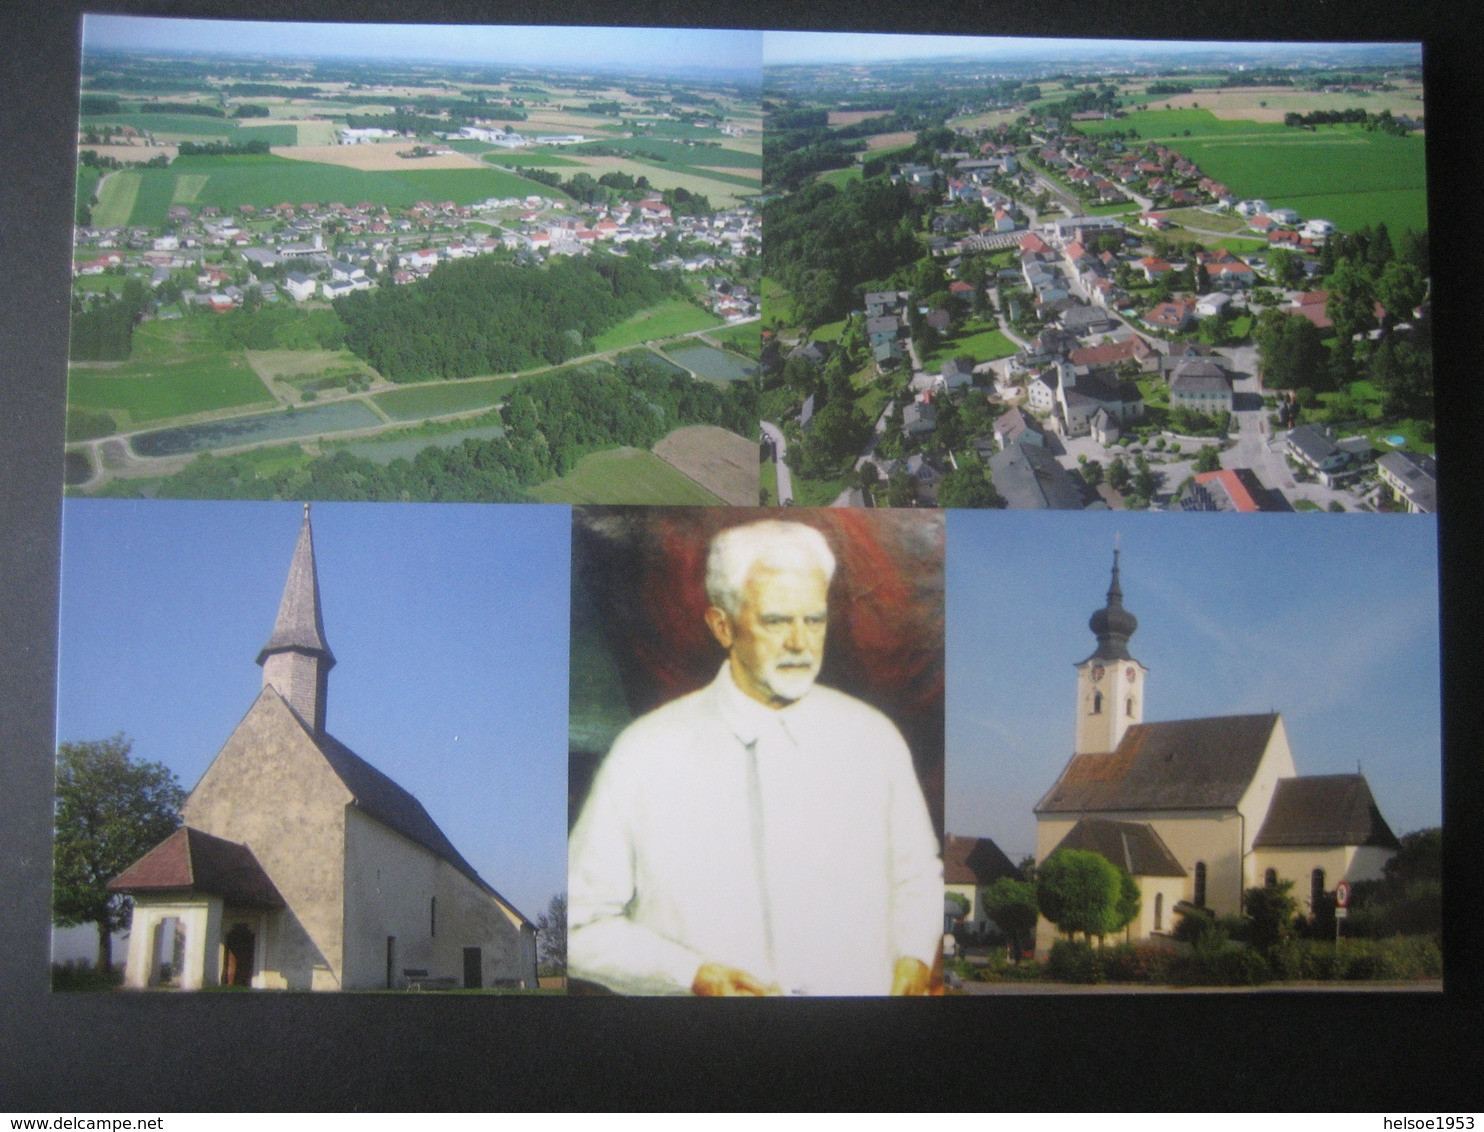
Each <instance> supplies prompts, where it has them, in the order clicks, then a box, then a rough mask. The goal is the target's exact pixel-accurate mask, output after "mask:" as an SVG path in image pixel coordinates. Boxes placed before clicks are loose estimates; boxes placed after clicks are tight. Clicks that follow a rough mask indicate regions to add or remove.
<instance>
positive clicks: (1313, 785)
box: [1253, 774, 1399, 849]
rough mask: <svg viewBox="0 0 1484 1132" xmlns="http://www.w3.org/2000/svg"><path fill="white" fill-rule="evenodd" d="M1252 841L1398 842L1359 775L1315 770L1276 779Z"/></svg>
mask: <svg viewBox="0 0 1484 1132" xmlns="http://www.w3.org/2000/svg"><path fill="white" fill-rule="evenodd" d="M1253 845H1254V846H1257V847H1266V848H1276V847H1279V846H1285V845H1377V846H1380V847H1382V848H1384V849H1396V848H1398V847H1399V842H1398V841H1397V839H1396V835H1395V834H1394V833H1392V832H1391V827H1390V826H1389V825H1387V824H1386V819H1385V818H1383V817H1382V816H1381V811H1380V810H1379V809H1377V807H1376V801H1375V799H1374V798H1373V797H1371V788H1370V786H1369V785H1368V784H1367V783H1366V780H1365V777H1364V776H1363V775H1359V774H1316V775H1309V776H1306V777H1303V778H1280V779H1279V780H1278V788H1277V789H1276V790H1274V791H1273V804H1272V805H1271V806H1269V807H1268V816H1267V819H1266V820H1265V821H1264V822H1263V823H1262V828H1261V829H1260V830H1258V831H1257V839H1256V840H1255V841H1254V842H1253Z"/></svg>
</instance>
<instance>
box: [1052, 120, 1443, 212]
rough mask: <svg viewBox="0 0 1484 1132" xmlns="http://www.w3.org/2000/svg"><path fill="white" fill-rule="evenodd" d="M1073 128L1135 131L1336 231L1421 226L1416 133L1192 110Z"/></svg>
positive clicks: (1423, 186)
mask: <svg viewBox="0 0 1484 1132" xmlns="http://www.w3.org/2000/svg"><path fill="white" fill-rule="evenodd" d="M1079 127H1082V128H1084V132H1086V133H1088V134H1093V135H1096V134H1099V133H1103V132H1106V131H1107V130H1109V129H1129V128H1132V129H1135V130H1137V131H1138V132H1139V137H1140V138H1141V139H1143V140H1146V141H1162V142H1167V143H1169V144H1170V145H1171V146H1172V147H1173V148H1174V149H1176V150H1177V151H1178V152H1179V153H1180V154H1182V155H1183V156H1185V157H1188V158H1189V159H1190V160H1191V161H1194V162H1195V163H1196V164H1197V165H1199V166H1200V167H1201V170H1202V172H1204V173H1205V174H1206V175H1207V176H1210V177H1214V178H1215V179H1216V180H1218V181H1221V182H1222V183H1224V184H1225V185H1227V186H1228V187H1229V188H1230V189H1231V190H1232V192H1234V193H1236V194H1237V196H1239V197H1245V198H1257V197H1260V198H1262V199H1263V200H1266V201H1267V202H1268V203H1269V204H1272V205H1275V206H1279V207H1287V208H1293V209H1295V210H1297V211H1298V212H1299V214H1300V215H1301V216H1304V217H1305V218H1323V219H1325V220H1329V221H1332V222H1333V223H1335V224H1336V225H1338V226H1339V227H1340V228H1341V229H1342V230H1354V229H1356V228H1359V227H1360V226H1362V225H1364V224H1376V223H1378V222H1381V221H1384V222H1385V223H1386V226H1387V227H1388V228H1389V229H1391V231H1392V232H1393V233H1400V232H1403V231H1406V230H1407V229H1413V230H1419V231H1420V230H1421V229H1424V228H1426V227H1427V181H1426V143H1425V141H1424V139H1423V137H1422V136H1421V135H1419V134H1412V135H1409V136H1407V137H1396V136H1394V135H1392V134H1385V133H1381V132H1380V131H1368V130H1365V129H1363V128H1362V127H1360V126H1348V125H1347V126H1320V127H1318V128H1317V129H1314V130H1301V129H1294V128H1292V127H1289V126H1284V125H1282V124H1280V123H1275V122H1251V121H1233V120H1228V119H1221V118H1217V117H1216V116H1215V115H1214V114H1212V113H1211V112H1210V111H1209V110H1194V109H1191V110H1149V111H1136V112H1135V113H1132V114H1130V115H1129V116H1128V117H1127V118H1124V119H1119V120H1118V121H1116V122H1108V123H1101V122H1090V123H1079ZM1186 131H1189V136H1186Z"/></svg>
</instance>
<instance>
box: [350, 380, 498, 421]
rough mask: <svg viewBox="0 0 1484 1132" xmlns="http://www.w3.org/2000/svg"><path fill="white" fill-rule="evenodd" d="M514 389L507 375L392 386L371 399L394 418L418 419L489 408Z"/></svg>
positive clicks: (397, 419)
mask: <svg viewBox="0 0 1484 1132" xmlns="http://www.w3.org/2000/svg"><path fill="white" fill-rule="evenodd" d="M512 388H514V385H513V384H512V382H511V380H510V378H508V377H490V378H478V379H475V380H470V381H450V382H440V383H438V384H436V385H433V384H429V385H412V386H408V387H407V388H406V389H393V390H391V391H390V392H387V393H378V394H376V395H375V396H374V397H372V398H371V400H372V401H374V402H375V403H376V407H377V408H379V409H380V410H381V411H382V412H384V413H385V414H386V415H387V416H389V417H391V418H392V420H395V421H415V420H421V419H422V418H423V417H436V416H441V415H443V414H444V413H463V412H472V411H473V410H475V409H487V408H489V407H490V406H492V405H496V404H498V403H499V402H500V401H502V400H504V399H505V397H506V396H507V395H508V394H509V392H510V390H511V389H512Z"/></svg>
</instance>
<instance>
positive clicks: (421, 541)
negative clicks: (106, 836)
mask: <svg viewBox="0 0 1484 1132" xmlns="http://www.w3.org/2000/svg"><path fill="white" fill-rule="evenodd" d="M301 514H302V508H301V506H300V505H299V504H295V503H287V504H283V503H206V502H190V503H187V502H182V503H168V502H160V501H145V502H137V503H135V502H127V501H119V500H80V499H69V500H67V502H66V505H65V511H64V515H63V535H62V602H61V638H60V664H59V667H60V675H59V679H58V695H57V731H58V738H59V740H64V741H65V740H87V739H98V738H103V737H106V736H109V735H112V734H113V733H115V732H117V731H122V732H124V733H125V734H126V735H127V736H128V737H129V738H131V739H132V740H133V741H134V755H135V757H137V758H141V759H146V760H149V761H155V762H162V763H164V764H165V765H166V766H168V767H170V768H171V769H172V770H174V771H175V773H176V774H177V775H178V776H179V778H180V780H181V783H182V785H183V786H185V787H186V788H187V789H189V788H190V787H192V786H194V785H195V783H196V781H197V779H198V778H199V777H200V776H201V774H202V772H203V771H204V770H205V769H206V766H207V764H208V763H209V762H210V760H211V759H212V758H213V757H214V756H215V755H216V753H217V751H218V750H219V749H220V748H221V746H222V744H223V743H224V742H225V741H226V738H227V736H228V735H229V734H230V733H231V731H232V729H233V728H234V727H235V726H236V725H237V723H238V721H239V720H240V719H241V718H242V716H243V715H244V714H245V713H246V711H247V709H248V708H249V707H251V706H252V703H253V700H254V699H255V698H256V697H257V694H258V691H259V689H260V687H261V681H262V669H260V668H259V667H258V666H257V664H256V663H254V662H255V660H256V658H257V654H258V650H259V649H260V648H261V647H262V645H263V643H264V642H265V641H266V640H267V639H268V635H269V633H270V631H271V630H272V628H273V621H274V618H275V616H276V614H277V612H278V602H279V598H280V597H281V596H282V593H283V586H284V580H285V578H286V576H287V573H288V566H289V560H290V558H291V556H292V554H293V549H294V543H295V540H296V539H297V537H298V532H299V522H300V517H301ZM312 523H313V527H314V541H315V556H316V559H317V561H318V567H319V581H320V594H321V602H322V607H323V612H324V620H325V633H326V637H327V639H328V641H329V644H330V648H331V650H332V651H333V652H334V654H335V657H336V661H337V663H336V665H335V667H334V669H333V670H332V671H331V672H330V689H329V700H328V712H327V717H326V728H327V730H329V732H330V733H331V734H332V735H334V736H335V737H336V738H338V739H339V740H340V741H341V742H343V743H345V744H346V745H347V746H349V747H350V748H351V749H352V750H353V751H355V752H356V753H357V754H359V755H361V756H362V757H363V758H365V759H366V760H367V761H368V762H370V763H371V764H372V765H374V766H375V767H377V768H378V769H379V770H381V771H383V772H385V773H386V774H388V775H390V776H391V777H392V778H393V779H395V780H396V781H397V782H398V783H400V784H401V785H402V786H404V787H405V788H407V789H408V790H409V791H411V792H412V793H413V794H414V795H415V796H416V797H417V798H418V799H419V801H421V802H422V803H423V805H424V806H425V807H426V808H427V810H428V812H429V813H431V814H432V816H433V818H434V820H435V821H437V822H438V824H439V825H440V826H441V827H442V829H443V831H444V832H445V833H446V834H448V836H449V838H450V840H452V841H453V843H454V845H456V846H457V847H458V848H459V850H460V852H462V853H463V854H464V856H465V857H467V858H468V860H469V861H470V863H471V864H473V865H474V867H475V868H476V869H477V870H478V871H479V873H480V875H481V876H483V877H484V878H485V880H487V881H489V882H490V883H491V884H492V885H494V887H495V888H496V889H498V890H499V891H500V892H501V894H502V895H504V896H505V897H506V898H507V899H509V900H510V901H511V902H512V903H514V904H515V906H516V907H517V908H519V909H520V910H521V911H522V912H524V913H525V914H526V915H527V916H529V917H531V918H532V919H534V918H535V917H536V916H537V915H538V914H539V913H541V912H543V911H544V910H545V908H546V904H547V901H548V900H549V899H550V897H551V895H552V894H553V893H555V892H558V891H561V890H563V889H565V887H566V860H567V855H566V823H567V811H566V805H567V795H566V787H567V742H566V739H567V652H568V650H567V641H568V636H569V620H568V593H569V583H568V561H569V549H568V547H569V540H570V529H571V523H570V517H569V512H568V510H567V509H566V508H565V507H541V506H507V507H500V506H465V505H459V504H429V505H415V504H400V505H399V504H371V503H350V504H338V505H337V504H328V503H326V504H316V505H315V506H314V508H313V511H312Z"/></svg>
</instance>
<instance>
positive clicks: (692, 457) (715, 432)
mask: <svg viewBox="0 0 1484 1132" xmlns="http://www.w3.org/2000/svg"><path fill="white" fill-rule="evenodd" d="M654 454H655V455H656V456H658V457H660V459H662V460H664V461H665V462H666V463H667V464H669V465H671V466H672V467H673V468H675V469H676V470H677V471H679V472H681V473H683V474H684V475H685V476H686V477H687V478H688V479H690V480H692V481H694V482H695V483H697V484H699V485H701V486H702V487H703V488H705V489H706V490H707V491H709V492H711V493H713V494H714V495H716V496H717V497H718V498H719V499H720V500H721V501H722V502H723V503H729V504H732V505H733V506H737V507H750V506H751V505H752V504H753V503H755V502H756V501H757V493H758V446H757V442H756V441H753V440H748V439H747V438H746V437H745V436H738V435H737V434H736V433H735V432H728V431H727V430H726V429H724V428H718V427H716V426H715V425H689V426H687V427H685V428H677V429H676V430H675V431H674V432H672V433H670V435H669V436H667V437H665V438H664V439H663V440H661V441H660V442H659V443H658V444H656V445H655V446H654Z"/></svg>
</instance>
